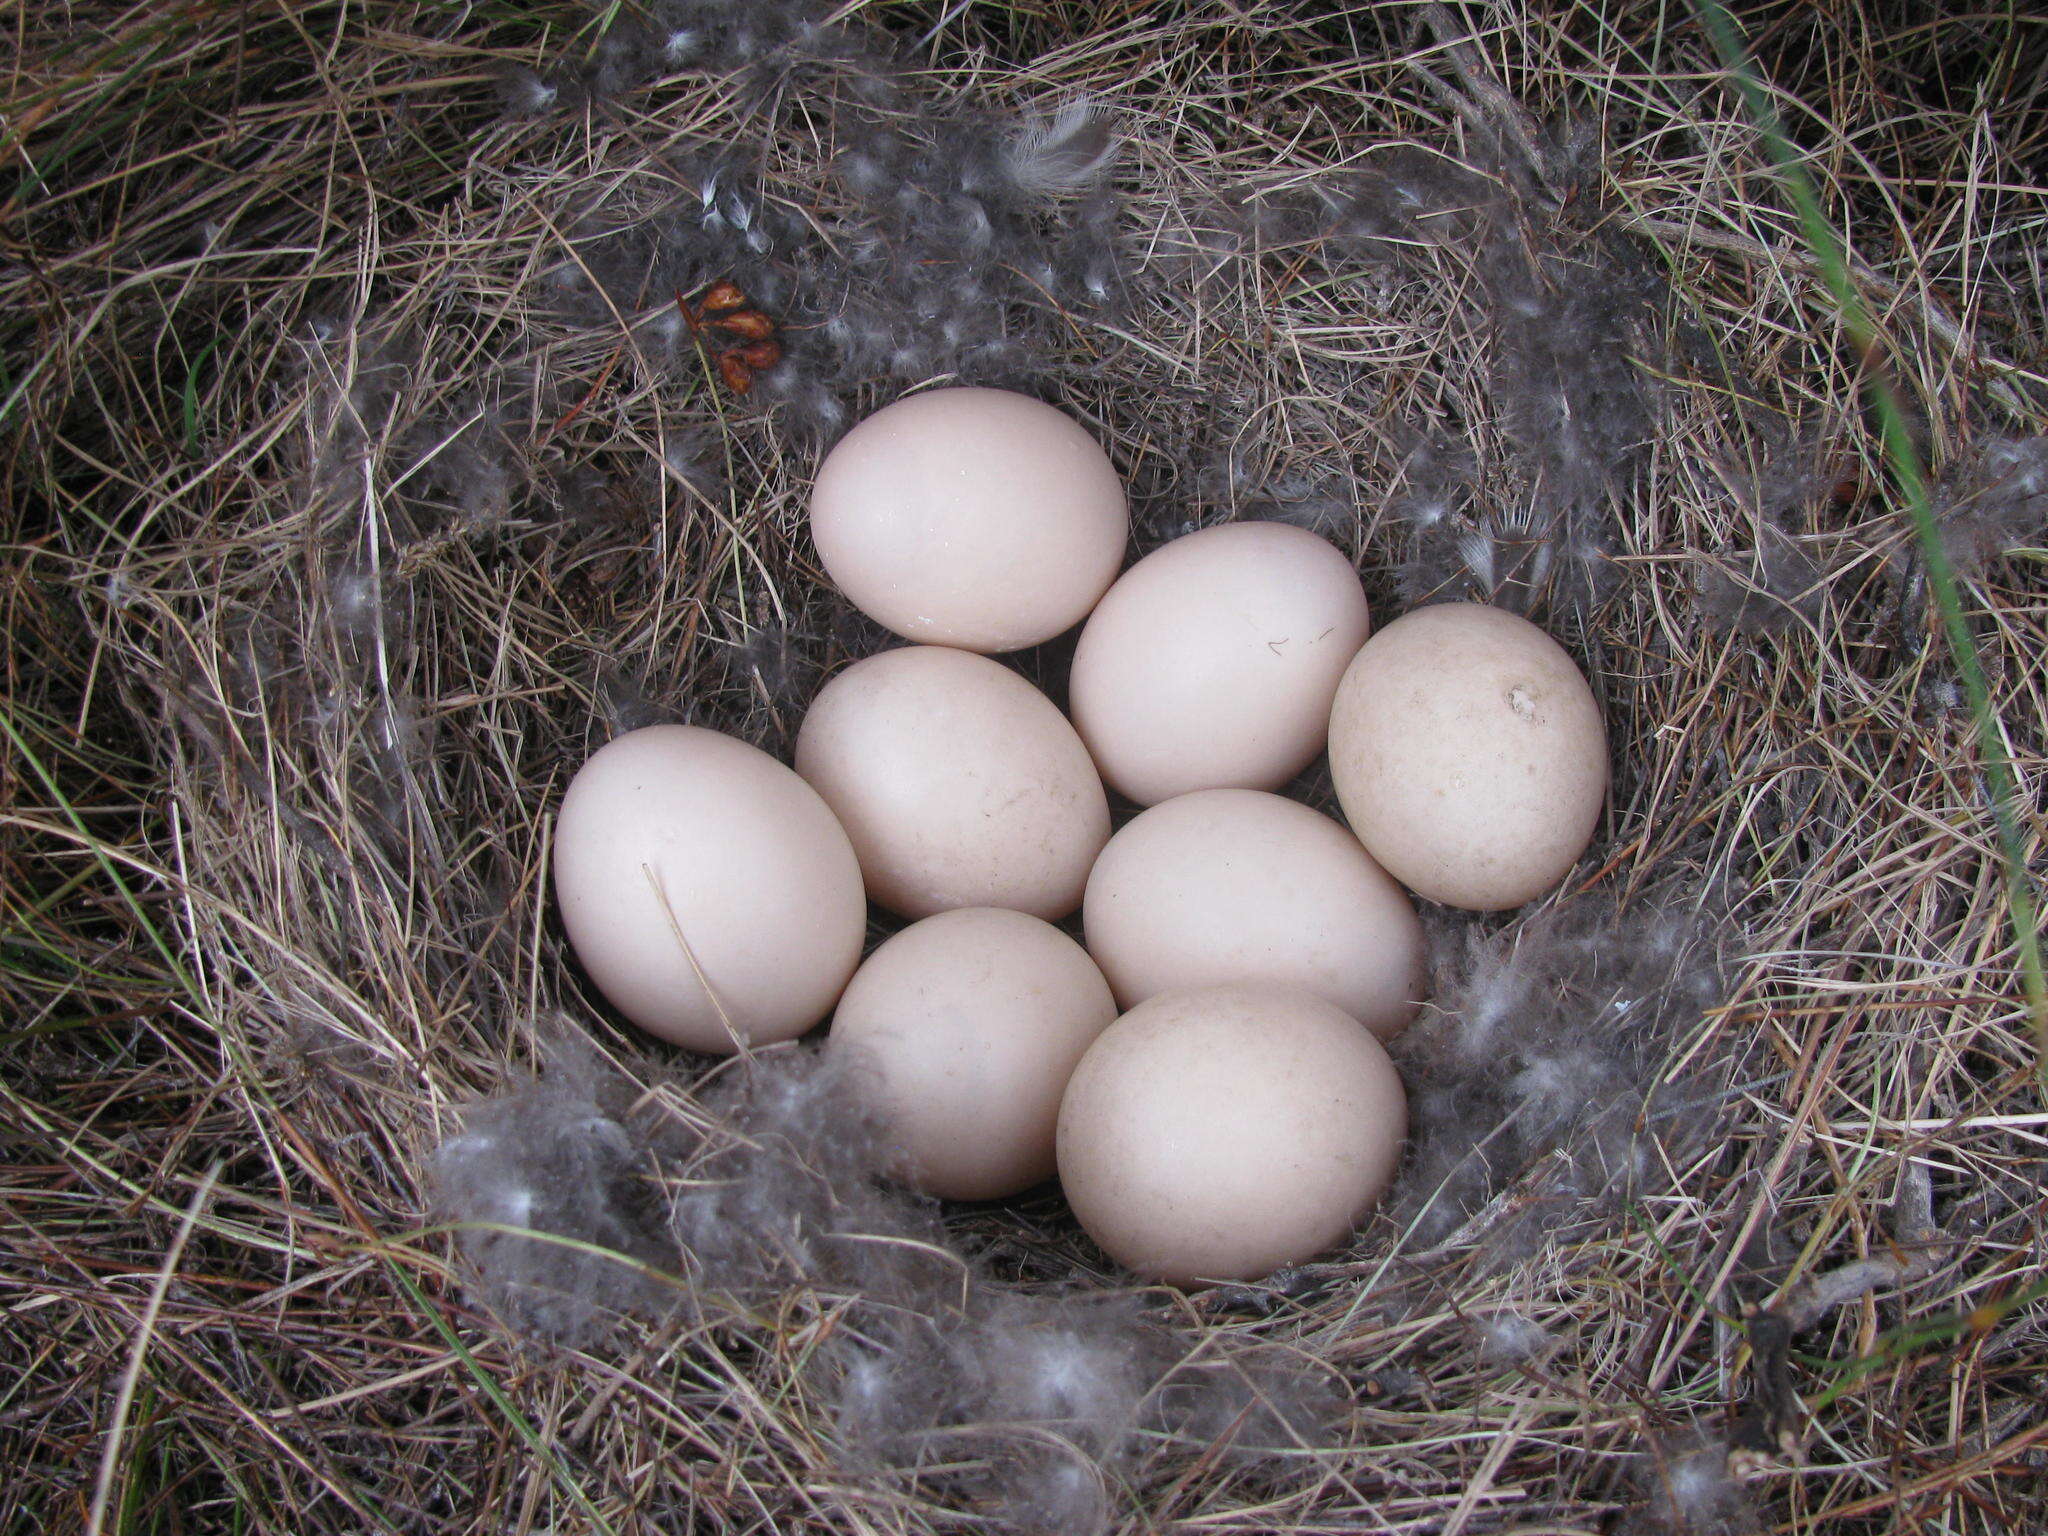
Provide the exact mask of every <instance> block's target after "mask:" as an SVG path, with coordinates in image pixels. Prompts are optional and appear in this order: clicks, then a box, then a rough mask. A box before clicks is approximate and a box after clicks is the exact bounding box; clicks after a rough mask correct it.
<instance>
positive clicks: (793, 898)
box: [554, 725, 868, 1053]
mask: <svg viewBox="0 0 2048 1536" xmlns="http://www.w3.org/2000/svg"><path fill="white" fill-rule="evenodd" d="M554 877H555V899H556V901H557V903H558V904H559V905H560V907H561V912H562V926H563V927H564V928H566V929H567V930H568V934H569V942H570V944H571V945H572V946H573V947H574V949H575V951H576V956H577V958H578V959H579V960H581V961H582V962H583V968H584V970H585V971H587V972H588V973H589V975H590V979H591V980H592V981H594V982H595V983H597V986H598V989H599V990H600V991H601V992H603V993H604V995H605V996H606V997H608V998H610V999H611V1001H612V1003H613V1005H614V1006H615V1007H617V1008H618V1010H619V1012H621V1013H623V1014H624V1015H625V1016H626V1017H627V1018H629V1019H631V1020H632V1021H633V1022H634V1023H635V1024H638V1025H639V1026H640V1027H641V1028H642V1029H644V1030H646V1031H648V1032H649V1033H650V1034H654V1035H659V1036H660V1037H661V1038H662V1039H664V1040H672V1041H674V1042H675V1043H676V1044H678V1045H685V1046H688V1047H690V1048H691V1049H692V1050H699V1051H714V1052H721V1053H723V1052H731V1051H733V1050H735V1049H736V1048H737V1042H738V1041H739V1040H746V1041H749V1042H751V1043H753V1044H756V1045H760V1044H765V1043H767V1042H770V1041H774V1040H787V1039H790V1038H791V1037H793V1036H795V1035H800V1034H802V1033H803V1032H804V1031H805V1030H807V1029H809V1028H810V1027H811V1026H812V1025H813V1024H815V1023H817V1022H818V1021H819V1020H820V1019H822V1018H823V1017H824V1016H825V1014H826V1013H827V1012H828V1011H829V1010H830V1009H831V1007H832V1004H833V1003H834V1002H835V1001H836V1000H837V999H838V997H839V993H840V989H841V988H843V987H844V986H845V985H846V979H847V978H848V977H849V976H851V975H852V974H853V968H854V966H855V965H857V964H858V963H859V961H860V951H861V944H862V942H863V941H864V939H865V938H866V935H867V911H868V909H867V899H866V897H865V895H864V894H863V893H862V889H861V878H860V866H859V864H858V862H857V861H856V860H855V858H854V853H853V845H852V844H851V843H849V842H848V841H847V837H846V833H845V832H844V830H842V829H841V827H840V825H839V823H838V821H837V820H836V819H834V817H833V815H832V812H831V811H830V810H829V809H828V808H827V807H826V805H825V802H824V801H823V800H821V799H819V798H818V795H817V793H816V792H815V791H814V790H812V789H811V787H810V786H809V785H807V784H806V783H804V781H803V780H802V779H800V778H798V777H797V776H796V775H795V774H794V773H792V772H790V770H789V769H787V768H785V767H784V766H783V765H782V764H780V763H778V762H776V761H775V759H774V758H772V757H770V756H768V754H767V753H765V752H761V751H758V750H757V749H755V748H753V747H750V746H748V745H747V744H746V743H745V742H743V741H735V740H734V739H733V738H732V737H730V736H722V735H720V734H719V733H718V732H716V731H707V730H702V729H700V728H698V727H695V726H688V725H651V726H648V727H646V728H645V729H644V730H638V731H630V732H628V733H627V734H625V735H623V736H620V737H617V738H616V739H614V740H613V741H611V742H610V743H608V744H607V745H606V746H604V747H602V748H600V749H599V750H598V751H597V752H596V753H595V754H594V755H593V756H592V757H591V758H590V760H589V761H588V762H586V763H585V764H584V765H583V766H582V768H580V769H579V770H577V773H576V776H575V777H574V778H573V779H572V780H570V782H569V788H568V791H567V793H566V794H564V795H563V797H562V809H561V813H560V815H559V816H558V817H557V818H556V820H555V837H554Z"/></svg>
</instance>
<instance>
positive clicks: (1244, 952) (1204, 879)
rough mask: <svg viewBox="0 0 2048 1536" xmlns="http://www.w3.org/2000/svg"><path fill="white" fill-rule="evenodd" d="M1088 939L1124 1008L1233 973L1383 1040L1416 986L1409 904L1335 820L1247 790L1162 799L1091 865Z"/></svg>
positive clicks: (1410, 1009) (1399, 1022)
mask: <svg viewBox="0 0 2048 1536" xmlns="http://www.w3.org/2000/svg"><path fill="white" fill-rule="evenodd" d="M1081 917H1082V923H1083V925H1084V926H1085V928H1086V930H1087V936H1088V952H1089V953H1090V954H1091V955H1093V956H1094V957H1095V960H1096V963H1097V964H1098V965H1100V966H1101V967H1102V972H1103V974H1104V975H1105V976H1106V977H1108V978H1109V984H1110V986H1111V987H1112V988H1114V989H1115V991H1116V1000H1117V1002H1118V1004H1119V1005H1121V1006H1122V1007H1125V1008H1131V1007H1135V1006H1136V1005H1137V1004H1139V1003H1141V1002H1143V1001H1144V1000H1145V999H1146V998H1148V997H1152V996H1154V995H1155V994H1157V993H1160V992H1170V991H1179V990H1184V989H1186V988H1190V987H1207V986H1216V985H1221V984H1223V983H1226V982H1233V981H1269V982H1280V983H1285V984H1288V985H1292V986H1297V987H1302V988H1304V989H1306V990H1307V991H1310V992H1313V993H1315V994H1316V995H1317V996H1318V997H1321V998H1323V999H1325V1000H1326V1001H1328V1002H1332V1003H1335V1004H1336V1005H1337V1006H1338V1007H1339V1008H1342V1009H1343V1010H1344V1011H1345V1012H1346V1013H1348V1014H1350V1015H1351V1016H1352V1017H1353V1018H1355V1019H1357V1020H1358V1021H1359V1022H1360V1023H1362V1024H1364V1025H1365V1026H1366V1027H1367V1028H1368V1029H1370V1030H1372V1031H1373V1033H1374V1034H1376V1035H1378V1036H1379V1037H1380V1038H1381V1039H1383V1040H1390V1039H1392V1038H1393V1037H1394V1036H1395V1035H1397V1034H1399V1033H1400V1032H1401V1031H1402V1030H1403V1029H1405V1028H1407V1027H1408V1022H1409V1020H1410V1019H1411V1018H1413V1017H1414V1015H1415V1010H1416V1008H1417V1007H1418V1006H1419V1004H1420V1002H1421V999H1422V993H1423V953H1422V952H1423V944H1422V923H1421V921H1420V919H1418V918H1417V917H1416V915H1415V904H1414V903H1413V902H1412V901H1410V900H1409V899H1408V893H1407V892H1406V891H1404V890H1402V889H1401V887H1400V885H1399V884H1397V883H1396V882H1395V880H1394V879H1393V877H1392V876H1390V875H1389V874H1388V873H1387V872H1386V871H1385V870H1383V869H1381V868H1380V867H1379V865H1378V864H1377V863H1375V862H1374V860H1373V857H1372V855H1371V854H1369V853H1367V852H1366V851H1365V849H1364V848H1363V847H1361V846H1360V845H1359V841H1358V839H1357V838H1355V837H1353V836H1352V835H1351V834H1350V833H1349V832H1347V831H1345V830H1344V828H1343V827H1341V826H1339V825H1338V824H1337V823H1336V822H1334V821H1332V820H1331V819H1330V818H1329V817H1327V816H1324V815H1322V814H1321V813H1320V812H1317V811H1313V810H1310V809H1309V808H1308V807H1307V806H1305V805H1300V804H1297V803H1296V802H1295V801H1292V800H1286V799H1282V798H1281V797H1280V796H1279V795H1273V794H1267V793H1265V792H1264V791H1262V790H1256V789H1203V790H1197V791H1195V793H1193V794H1191V795H1177V796H1175V797H1174V798H1173V799H1171V800H1163V801H1161V802H1160V803H1159V804H1158V805H1155V806H1153V807H1152V808H1151V809H1150V810H1148V811H1146V812H1144V813H1143V814H1142V815H1140V816H1138V817H1137V818H1136V819H1134V820H1133V821H1131V822H1129V823H1128V824H1126V825H1125V826H1124V827H1122V828H1121V829H1120V830H1119V831H1118V832H1117V833H1116V835H1115V836H1114V837H1112V838H1110V840H1109V844H1108V846H1107V847H1105V848H1104V849H1103V850H1102V855H1101V857H1100V858H1098V859H1097V860H1096V861H1095V868H1094V869H1093V870H1092V871H1091V872H1090V873H1089V876H1088V890H1087V893H1086V895H1085V896H1084V897H1083V899H1082V904H1081Z"/></svg>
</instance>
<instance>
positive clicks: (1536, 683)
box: [1330, 603, 1607, 912]
mask: <svg viewBox="0 0 2048 1536" xmlns="http://www.w3.org/2000/svg"><path fill="white" fill-rule="evenodd" d="M1330 773H1331V777H1332V778H1333V779H1334V781H1335V783H1336V786H1337V798H1338V800H1339V802H1340V803H1341V804H1342V805H1343V807H1344V815H1345V817H1346V819H1348V820H1349V821H1350V823H1351V828H1352V830H1353V831H1354V832H1356V833H1357V834H1358V838H1359V841H1360V842H1362V843H1364V844H1365V846H1366V848H1367V849H1368V850H1369V851H1370V852H1371V853H1372V855H1373V857H1374V858H1376V859H1378V860H1379V861H1380V863H1381V865H1383V866H1384V867H1385V868H1386V870H1387V872H1388V873H1389V874H1391V875H1393V876H1394V877H1395V878H1396V879H1397V880H1400V881H1402V882H1403V883H1404V884H1406V885H1407V886H1408V887H1409V889H1411V890H1413V891H1414V892H1416V894H1418V895H1420V896H1425V897H1427V898H1428V899H1429V900H1431V901H1440V902H1443V903H1444V904H1445V905H1447V906H1453V907H1466V908H1470V909H1472V910H1474V911H1480V912H1496V911H1502V910H1504V909H1506V908H1508V907H1519V906H1521V905H1522V904H1523V903H1524V902H1527V901H1533V900H1534V899H1535V898H1536V897H1538V896H1540V895H1542V894H1543V893H1544V892H1545V891H1547V890H1549V889H1550V888H1551V887H1552V886H1553V885H1555V884H1557V882H1558V881H1559V880H1561V879H1563V878H1564V876H1565V874H1566V873H1567V872H1568V871H1569V870H1570V869H1571V867H1572V865H1573V864H1574V863H1575V862H1576V861H1577V860H1578V857H1579V855H1580V854H1582V853H1584V852H1585V851H1586V845H1587V844H1588V843H1590V842H1591V841H1592V838H1593V831H1594V828H1595V827H1596V826H1597V825H1598V824H1599V821H1600V807H1601V804H1602V802H1603V801H1604V800H1605V799H1606V795H1607V732H1606V728H1605V727H1604V726H1603V725H1602V723H1601V720H1600V709H1599V706H1598V705H1597V704H1595V703H1594V701H1593V691H1592V689H1591V688H1589V687H1588V686H1587V684H1586V679H1585V677H1584V676H1583V674H1581V673H1580V671H1579V669H1578V667H1577V665H1576V664H1575V663H1574V662H1573V661H1572V659H1571V657H1570V656H1568V655H1566V654H1565V651H1564V648H1563V647H1562V646H1560V645H1559V644H1558V643H1557V642H1556V641H1555V640H1553V639H1551V638H1550V636H1548V635H1546V634H1545V633H1544V632H1543V631H1542V630H1540V629H1538V628H1537V627H1536V626H1535V625H1534V624H1531V623H1530V622H1529V621H1528V620H1527V619H1523V618H1518V617H1517V616H1516V615H1514V614H1512V613H1506V612H1503V611H1502V610H1500V609H1498V608H1489V607H1486V606H1485V605H1483V604H1479V603H1444V604H1441V605H1438V606H1435V607H1429V608H1418V609H1416V610H1415V611H1414V612H1412V613H1408V614H1404V615H1403V616H1402V617H1401V618H1399V619H1396V620H1395V621H1394V622H1393V623H1392V624H1389V625H1388V626H1387V627H1386V628H1385V629H1383V630H1381V631H1380V632H1379V633H1378V634H1377V635H1375V636H1373V638H1372V639H1371V640H1370V641H1368V642H1367V643H1366V645H1365V648H1364V649H1363V650H1361V651H1360V652H1359V653H1358V656H1357V659H1356V660H1354V661H1353V662H1352V663H1351V667H1350V670H1349V671H1348V672H1346V673H1345V676H1344V681H1343V684H1342V686H1341V687H1340V688H1339V689H1338V691H1337V698H1336V702H1335V704H1334V706H1333V707H1332V709H1331V712H1330Z"/></svg>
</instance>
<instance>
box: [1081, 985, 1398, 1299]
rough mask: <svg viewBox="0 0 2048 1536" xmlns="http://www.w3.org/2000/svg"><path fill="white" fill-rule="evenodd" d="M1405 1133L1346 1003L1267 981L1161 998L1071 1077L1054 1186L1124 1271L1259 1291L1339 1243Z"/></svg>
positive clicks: (1389, 1068)
mask: <svg viewBox="0 0 2048 1536" xmlns="http://www.w3.org/2000/svg"><path fill="white" fill-rule="evenodd" d="M1407 1130H1408V1101H1407V1095H1406V1094H1405V1092H1404V1091H1403V1089H1402V1086H1401V1078H1400V1074H1399V1073H1397V1072H1396V1071H1395V1070H1394V1064H1393V1062H1392V1061H1390V1060H1389V1059H1388V1057H1387V1052H1386V1048H1385V1047H1384V1046H1382V1045H1381V1044H1380V1042H1379V1041H1378V1039H1376V1038H1375V1037H1374V1036H1373V1035H1372V1034H1371V1033H1370V1032H1369V1031H1367V1030H1363V1029H1360V1028H1359V1027H1358V1021H1357V1020H1356V1019H1353V1018H1352V1017H1351V1016H1350V1015H1349V1014H1347V1013H1345V1012H1344V1011H1343V1010H1342V1009H1340V1008H1337V1007H1336V1006H1335V1005H1333V1004H1331V1003H1326V1002H1324V1001H1323V1000H1322V999H1321V998H1319V997H1316V996H1314V995H1313V994H1311V993H1308V992H1303V991H1301V990H1300V989H1298V988H1294V987H1282V986H1274V985H1271V984H1270V983H1239V984H1235V985H1232V986H1225V987H1209V988H1204V989H1200V990H1196V991H1192V992H1162V993H1160V994H1159V995H1158V996H1157V997H1154V998H1151V999H1149V1000H1147V1001H1146V1002H1143V1003H1140V1004H1139V1005H1138V1006H1137V1007H1135V1008H1133V1009H1132V1010H1131V1011H1130V1012H1129V1013H1127V1014H1125V1015H1124V1016H1123V1017H1122V1018H1120V1019H1118V1020H1117V1021H1116V1022H1115V1023H1114V1024H1112V1025H1110V1027H1109V1028H1108V1029H1107V1030H1105V1031H1104V1032H1103V1034H1102V1036H1101V1038H1099V1039H1098V1040H1097V1041H1096V1042H1095V1043H1094V1044H1093V1045H1091V1046H1090V1047H1089V1048H1088V1052H1087V1054H1086V1055H1084V1056H1083V1057H1082V1058H1081V1064H1080V1065H1079V1066H1078V1067H1076V1068H1075V1069H1074V1076H1073V1078H1072V1080H1071V1081H1069V1082H1068V1084H1067V1092H1066V1096H1065V1098H1064V1099H1062V1100H1061V1102H1060V1118H1059V1147H1058V1150H1059V1172H1060V1182H1061V1184H1062V1185H1063V1186H1065V1189H1066V1192H1067V1200H1068V1203H1069V1204H1071V1205H1072V1206H1073V1209H1074V1214H1075V1215H1076V1216H1077V1217H1078V1218H1079V1219H1080V1222H1081V1225H1082V1226H1083V1227H1084V1228H1085V1229H1086V1230H1087V1232H1088V1235H1089V1236H1090V1237H1092V1238H1094V1239H1095V1241H1096V1242H1097V1243H1098V1244H1099V1245H1100V1246H1101V1247H1102V1249H1103V1251H1104V1252H1106V1253H1107V1254H1109V1256H1110V1257H1111V1258H1113V1259H1115V1260H1116V1261H1117V1262H1118V1263H1120V1264H1122V1265H1124V1266H1125V1267H1126V1268H1129V1269H1131V1270H1134V1271H1136V1272H1137V1273H1138V1274H1140V1275H1143V1276H1145V1277H1147V1278H1149V1279H1154V1280H1165V1281H1169V1282H1171V1283H1173V1284H1176V1285H1191V1284H1196V1283H1200V1282H1203V1281H1211V1280H1252V1279H1257V1278H1258V1277H1259V1276H1261V1275H1266V1274H1270V1273H1271V1272H1272V1271H1273V1270H1274V1269H1276V1268H1278V1267H1279V1266H1280V1265H1282V1264H1291V1263H1297V1262H1299V1261H1301V1260H1304V1259H1308V1258H1311V1257H1313V1256H1314V1255H1316V1254H1318V1253H1320V1252H1322V1251H1323V1250H1325V1249H1327V1248H1331V1247H1333V1246H1335V1245H1336V1244H1338V1243H1341V1242H1343V1241H1344V1239H1345V1238H1346V1237H1347V1236H1348V1235H1349V1234H1350V1233H1351V1231H1352V1229H1353V1228H1354V1227H1356V1226H1357V1224H1358V1222H1359V1220H1360V1219H1361V1218H1362V1217H1363V1216H1364V1215H1365V1213H1366V1212H1367V1211H1368V1210H1370V1209H1371V1208H1372V1206H1373V1204H1374V1202H1375V1201H1377V1200H1378V1199H1379V1198H1380V1196H1381V1194H1382V1193H1384V1192H1385V1190H1386V1188H1387V1185H1388V1184H1389V1183H1390V1182H1391V1181H1392V1179H1393V1176H1394V1169H1395V1166H1396V1164H1397V1163H1398V1162H1399V1161H1400V1156H1401V1145H1402V1142H1403V1140H1404V1139H1405V1137H1406V1136H1407Z"/></svg>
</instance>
